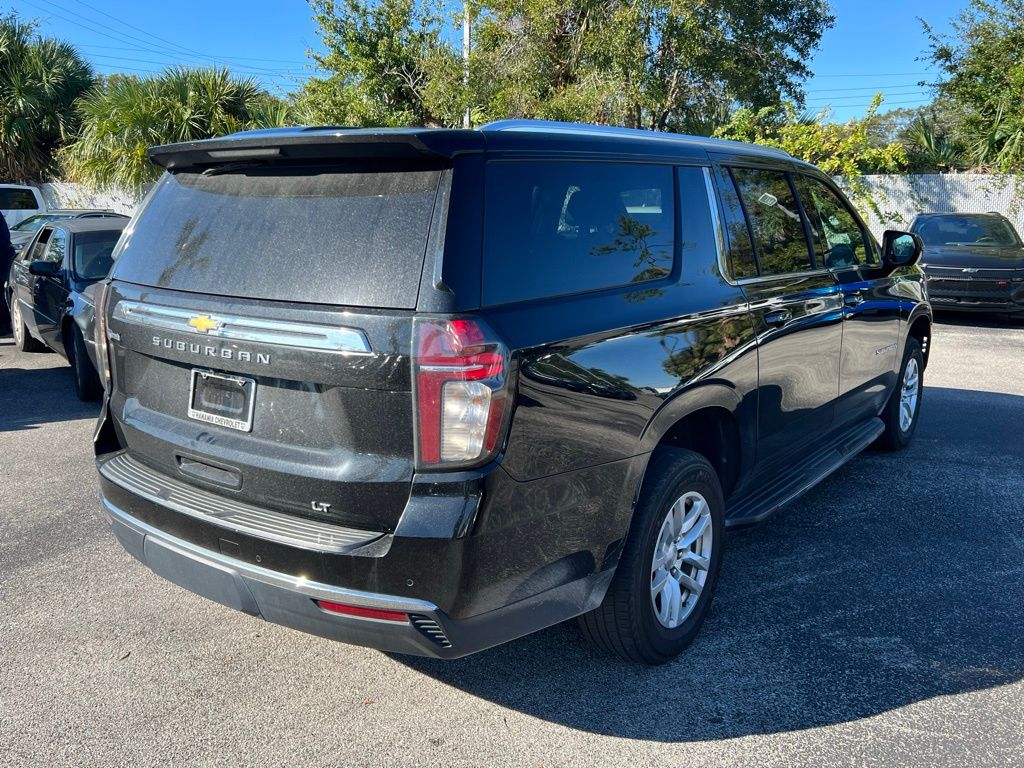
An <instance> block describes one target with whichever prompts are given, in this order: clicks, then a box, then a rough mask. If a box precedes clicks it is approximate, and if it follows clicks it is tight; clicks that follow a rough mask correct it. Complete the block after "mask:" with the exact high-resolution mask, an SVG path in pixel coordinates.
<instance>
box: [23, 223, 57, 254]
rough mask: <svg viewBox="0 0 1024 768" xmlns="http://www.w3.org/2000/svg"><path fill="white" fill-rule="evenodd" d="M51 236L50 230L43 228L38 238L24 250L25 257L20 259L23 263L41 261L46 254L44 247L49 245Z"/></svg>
mask: <svg viewBox="0 0 1024 768" xmlns="http://www.w3.org/2000/svg"><path fill="white" fill-rule="evenodd" d="M52 235H53V230H52V229H50V228H49V227H43V229H42V231H41V232H40V233H39V237H37V238H36V241H35V243H34V244H33V245H32V247H31V248H26V249H25V255H24V256H23V257H22V258H23V259H24V261H42V260H43V255H44V254H45V253H46V247H47V246H48V245H49V244H50V237H51V236H52Z"/></svg>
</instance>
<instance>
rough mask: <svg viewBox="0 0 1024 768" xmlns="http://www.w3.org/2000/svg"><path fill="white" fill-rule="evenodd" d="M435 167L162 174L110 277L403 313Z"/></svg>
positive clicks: (422, 244)
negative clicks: (378, 308)
mask: <svg viewBox="0 0 1024 768" xmlns="http://www.w3.org/2000/svg"><path fill="white" fill-rule="evenodd" d="M440 176H441V172H440V171H439V170H426V169H415V170H412V169H409V168H407V167H405V168H395V167H383V166H380V165H379V164H378V165H374V166H372V167H368V166H367V165H365V164H352V165H349V166H324V167H309V166H303V167H297V166H296V167H285V166H274V165H270V166H266V167H261V168H249V169H238V170H235V171H231V170H230V169H225V172H222V173H216V172H215V173H212V174H207V175H204V174H202V173H195V172H184V171H183V172H179V173H175V174H165V175H164V177H163V178H162V179H161V180H160V182H159V186H158V188H157V189H156V190H155V191H154V193H153V195H152V196H151V197H150V199H149V202H148V203H147V205H146V208H145V210H144V211H143V212H142V213H141V214H140V216H139V218H138V220H137V222H136V224H135V228H134V231H133V232H132V233H131V235H130V236H126V237H125V238H124V239H123V240H122V244H121V246H120V249H119V252H118V253H116V254H115V258H116V266H115V268H114V277H115V278H117V279H119V280H125V281H127V282H131V283H139V284H142V285H152V286H159V287H162V288H170V289H174V290H181V291H190V292H194V293H212V294H218V295H221V296H240V297H246V298H258V299H268V300H277V301H294V302H310V303H314V304H341V305H351V306H358V307H385V308H395V309H412V308H414V307H415V306H416V299H417V294H418V291H419V281H420V274H421V271H422V268H423V256H424V252H425V250H426V242H427V233H428V230H429V228H430V220H431V215H432V213H433V210H434V199H435V196H436V192H437V186H438V182H439V179H440Z"/></svg>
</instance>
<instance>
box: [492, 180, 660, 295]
mask: <svg viewBox="0 0 1024 768" xmlns="http://www.w3.org/2000/svg"><path fill="white" fill-rule="evenodd" d="M484 230H485V231H484V286H483V288H484V292H483V294H484V295H483V298H484V303H485V304H502V303H505V302H510V301H521V300H525V299H535V298H540V297H546V296H560V295H564V294H570V293H578V292H582V291H591V290H599V289H602V288H611V287H615V286H623V285H633V284H636V283H645V282H649V281H651V280H658V279H660V278H663V277H667V276H668V275H669V274H670V273H671V272H672V262H673V252H674V247H675V242H674V231H675V192H674V186H673V182H672V168H671V167H669V166H658V165H632V164H626V163H585V162H584V163H577V162H494V163H491V164H490V165H488V167H487V185H486V192H485V196H484Z"/></svg>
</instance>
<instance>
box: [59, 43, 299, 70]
mask: <svg viewBox="0 0 1024 768" xmlns="http://www.w3.org/2000/svg"><path fill="white" fill-rule="evenodd" d="M77 47H79V48H97V49H102V50H107V51H146V50H147V49H146V48H143V47H142V46H132V47H130V48H129V47H124V46H117V45H96V44H95V43H86V44H82V45H79V46H77ZM149 53H154V51H149ZM204 58H208V57H204ZM231 60H232V61H235V60H237V61H271V62H277V63H279V64H300V65H305V64H309V60H308V59H306V60H302V61H299V60H298V59H261V58H258V57H256V56H232V57H231Z"/></svg>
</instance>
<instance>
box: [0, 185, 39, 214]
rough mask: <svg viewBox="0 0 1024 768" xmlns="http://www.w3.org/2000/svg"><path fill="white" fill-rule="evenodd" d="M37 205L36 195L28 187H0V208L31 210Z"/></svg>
mask: <svg viewBox="0 0 1024 768" xmlns="http://www.w3.org/2000/svg"><path fill="white" fill-rule="evenodd" d="M38 207H39V204H38V203H37V202H36V196H35V195H33V194H32V192H31V191H30V190H28V189H4V188H2V187H0V208H2V209H3V210H5V211H32V210H35V209H36V208H38Z"/></svg>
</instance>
